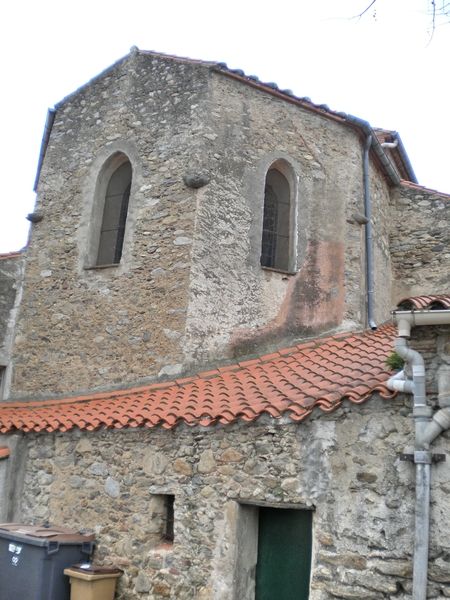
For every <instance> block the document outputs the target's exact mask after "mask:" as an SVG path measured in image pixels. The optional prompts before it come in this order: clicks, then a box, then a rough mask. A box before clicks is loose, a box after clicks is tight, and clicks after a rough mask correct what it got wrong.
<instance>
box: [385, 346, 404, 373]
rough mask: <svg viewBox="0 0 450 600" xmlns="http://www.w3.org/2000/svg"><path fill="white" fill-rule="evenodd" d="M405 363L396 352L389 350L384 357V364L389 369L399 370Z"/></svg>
mask: <svg viewBox="0 0 450 600" xmlns="http://www.w3.org/2000/svg"><path fill="white" fill-rule="evenodd" d="M404 364H405V361H404V360H403V358H402V357H401V356H400V354H397V352H395V351H394V352H391V353H390V354H389V356H388V357H387V358H386V366H387V367H388V368H389V369H391V371H400V370H401V369H403V365H404Z"/></svg>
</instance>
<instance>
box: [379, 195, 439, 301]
mask: <svg viewBox="0 0 450 600" xmlns="http://www.w3.org/2000/svg"><path fill="white" fill-rule="evenodd" d="M393 211H394V212H393V218H392V220H391V224H392V225H391V253H392V264H393V272H394V280H395V286H394V289H393V298H392V301H393V306H395V304H396V303H397V302H398V300H400V299H402V298H406V297H409V296H420V295H423V294H435V293H436V292H437V291H440V292H444V291H446V290H448V287H449V264H450V227H449V223H450V196H449V195H446V194H441V193H439V192H436V191H434V190H428V189H426V188H421V187H419V186H414V185H411V184H404V185H402V186H401V187H399V188H397V189H396V191H395V194H394V204H393Z"/></svg>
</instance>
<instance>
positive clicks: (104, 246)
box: [97, 160, 132, 265]
mask: <svg viewBox="0 0 450 600" xmlns="http://www.w3.org/2000/svg"><path fill="white" fill-rule="evenodd" d="M131 175H132V170H131V164H130V162H129V161H128V160H127V161H126V162H123V163H122V164H121V165H120V166H119V167H118V168H117V169H116V170H115V171H114V172H113V173H112V175H111V177H110V178H109V181H108V185H107V187H106V193H105V203H104V207H103V217H102V224H101V227H100V237H99V243H98V252H97V265H113V264H117V263H119V262H120V258H121V256H122V248H123V238H124V235H125V225H126V221H127V213H128V201H129V198H130V189H131Z"/></svg>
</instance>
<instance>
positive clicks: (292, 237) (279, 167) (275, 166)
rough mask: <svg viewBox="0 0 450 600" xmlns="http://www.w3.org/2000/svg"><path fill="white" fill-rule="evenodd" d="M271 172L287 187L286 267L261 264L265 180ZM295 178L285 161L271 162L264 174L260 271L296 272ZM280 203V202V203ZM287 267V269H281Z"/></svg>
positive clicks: (261, 256)
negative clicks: (281, 179)
mask: <svg viewBox="0 0 450 600" xmlns="http://www.w3.org/2000/svg"><path fill="white" fill-rule="evenodd" d="M272 171H278V173H280V174H281V175H282V176H283V177H284V179H285V180H286V183H287V185H288V187H289V191H288V196H289V209H288V210H289V222H288V232H287V236H286V237H288V238H289V240H288V251H287V257H286V265H282V266H280V265H279V264H278V265H277V264H271V265H269V264H263V262H262V259H263V250H264V231H265V230H264V216H265V212H266V211H265V209H266V189H267V185H268V184H267V179H268V176H269V174H270V173H271V172H272ZM297 188H298V186H297V178H296V176H295V172H294V169H293V167H292V166H291V164H290V163H288V162H287V161H286V160H285V159H277V160H275V161H273V162H272V163H271V164H270V165H269V167H268V168H267V170H266V172H265V177H264V188H263V203H262V216H261V236H260V241H261V247H260V255H259V256H260V259H259V261H260V266H261V268H262V269H264V270H267V271H275V272H278V273H283V274H295V273H296V272H297V246H298V243H297V232H298V228H297V213H298V202H297ZM281 203H282V202H281ZM283 267H287V268H283Z"/></svg>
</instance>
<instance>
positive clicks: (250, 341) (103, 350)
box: [10, 53, 391, 398]
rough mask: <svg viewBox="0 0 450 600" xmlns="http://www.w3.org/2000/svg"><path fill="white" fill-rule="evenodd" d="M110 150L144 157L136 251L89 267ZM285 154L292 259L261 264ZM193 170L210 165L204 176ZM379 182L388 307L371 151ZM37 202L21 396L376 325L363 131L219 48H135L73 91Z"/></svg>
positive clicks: (134, 205) (156, 372) (177, 369)
mask: <svg viewBox="0 0 450 600" xmlns="http://www.w3.org/2000/svg"><path fill="white" fill-rule="evenodd" d="M114 152H122V153H125V154H126V155H127V156H128V157H129V158H130V161H131V163H132V166H133V183H132V190H131V201H130V207H129V216H128V220H127V228H126V232H125V241H124V252H123V256H122V260H121V264H120V265H119V266H116V267H112V268H102V269H92V268H86V267H91V266H92V260H93V250H92V244H93V242H92V239H93V237H95V236H94V229H95V227H99V225H100V222H99V221H100V220H101V219H100V217H99V215H96V214H95V211H94V210H93V206H94V195H95V188H96V180H97V176H98V174H99V172H100V171H101V168H102V165H103V164H104V163H105V161H106V160H107V159H108V157H110V156H111V155H112V154H113V153H114ZM280 158H281V159H284V160H286V161H287V162H289V164H290V165H291V166H292V168H293V170H294V172H295V175H296V187H297V192H298V193H297V196H298V208H297V230H296V244H297V272H296V273H295V274H284V273H279V272H274V271H269V270H265V269H262V268H261V266H260V252H261V230H262V213H263V199H264V183H265V175H266V172H267V169H268V168H269V167H270V165H271V164H272V163H273V161H274V160H277V159H280ZM188 174H189V175H206V177H207V181H208V182H209V183H207V185H205V186H204V187H201V188H199V189H192V188H191V187H188V186H187V185H185V183H184V181H183V178H184V177H185V176H186V175H188ZM371 182H372V188H373V223H374V231H375V234H374V244H375V272H376V293H375V300H376V307H375V309H376V320H377V321H378V322H379V323H380V322H382V321H384V320H386V319H387V318H388V314H389V313H388V310H389V308H390V297H391V294H390V285H391V282H390V259H389V254H388V252H387V248H388V244H387V206H388V203H389V189H388V187H387V184H386V181H385V179H384V176H383V175H382V174H381V172H380V171H379V169H378V168H376V167H375V166H374V165H372V167H371ZM36 208H37V210H39V211H40V212H41V213H42V215H43V220H42V221H40V222H39V223H37V224H35V225H34V226H33V232H32V236H31V241H30V248H29V252H28V256H27V267H26V276H25V280H26V283H25V287H24V295H23V301H22V307H21V312H20V317H19V322H18V327H17V337H16V342H15V350H14V359H13V363H12V388H11V393H10V397H11V398H36V397H48V396H50V395H59V394H71V393H76V392H81V393H83V392H85V391H88V390H92V389H104V388H110V387H111V386H118V387H123V386H127V385H133V384H136V383H138V382H139V383H143V382H146V381H151V380H154V379H155V378H157V377H174V376H177V375H179V374H180V373H182V372H189V371H196V370H198V369H199V368H200V366H208V365H209V364H210V363H216V362H217V361H219V362H221V361H223V360H227V359H232V358H234V357H236V356H242V355H251V354H254V353H259V354H261V353H264V352H265V351H266V350H270V349H271V348H272V347H280V346H282V345H289V343H291V342H292V341H294V340H298V339H301V338H305V337H311V336H315V335H318V334H320V333H323V332H332V331H336V330H351V329H354V328H360V327H364V326H365V325H366V311H365V296H366V290H365V285H366V284H365V276H364V270H365V267H364V260H365V259H364V232H363V228H362V226H361V225H358V224H357V223H356V221H355V219H354V214H355V213H362V212H363V211H364V209H363V178H362V140H360V139H359V138H358V135H357V133H356V131H354V130H353V129H351V128H349V127H348V126H344V125H342V124H340V123H336V122H334V121H332V120H330V119H325V118H323V117H322V116H319V115H317V114H313V113H311V112H309V111H305V110H303V109H301V108H299V107H298V106H294V105H292V104H289V103H288V102H284V101H282V100H279V99H277V98H275V97H273V96H271V95H270V94H267V93H264V92H260V91H258V90H255V89H253V88H251V87H250V86H247V85H244V84H242V83H239V82H236V81H234V80H231V79H230V78H228V77H226V76H224V75H221V74H217V73H214V72H212V71H211V70H210V69H209V68H208V67H206V66H202V65H193V64H190V63H188V62H183V61H175V60H171V59H167V58H164V57H161V56H154V55H147V54H139V53H134V54H132V55H131V56H130V57H129V58H127V59H126V60H125V61H123V62H121V63H119V64H117V65H116V66H115V67H114V68H112V69H110V70H109V71H107V72H105V73H104V74H102V75H101V76H100V77H99V78H97V79H96V80H94V81H93V82H91V83H90V84H88V85H87V86H85V87H83V88H81V90H79V91H78V92H77V93H75V94H74V95H72V96H70V97H68V98H67V99H66V100H65V101H63V103H62V104H61V105H60V106H58V107H57V113H56V118H55V123H54V126H53V130H52V134H51V138H50V142H49V146H48V149H47V153H46V157H45V162H44V165H43V169H42V172H41V177H40V182H39V197H38V204H37V207H36ZM97 212H98V211H97ZM192 242H193V243H194V245H193V250H192V254H191V248H192ZM94 255H95V248H94Z"/></svg>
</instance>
